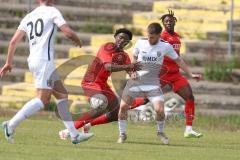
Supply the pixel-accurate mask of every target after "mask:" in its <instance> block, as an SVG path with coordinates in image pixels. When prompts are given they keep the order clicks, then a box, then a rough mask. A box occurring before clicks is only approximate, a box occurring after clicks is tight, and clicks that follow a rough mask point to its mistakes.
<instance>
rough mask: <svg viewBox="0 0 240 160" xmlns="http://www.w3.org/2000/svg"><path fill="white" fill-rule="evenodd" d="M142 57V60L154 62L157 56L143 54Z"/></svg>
mask: <svg viewBox="0 0 240 160" xmlns="http://www.w3.org/2000/svg"><path fill="white" fill-rule="evenodd" d="M142 59H143V60H144V61H150V62H155V61H157V57H147V56H143V57H142Z"/></svg>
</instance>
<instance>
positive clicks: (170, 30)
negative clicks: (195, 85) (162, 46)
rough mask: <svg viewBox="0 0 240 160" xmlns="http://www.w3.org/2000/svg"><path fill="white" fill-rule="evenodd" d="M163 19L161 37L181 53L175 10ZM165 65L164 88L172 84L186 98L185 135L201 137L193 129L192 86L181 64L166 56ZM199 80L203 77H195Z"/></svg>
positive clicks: (162, 80) (173, 88)
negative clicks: (180, 69)
mask: <svg viewBox="0 0 240 160" xmlns="http://www.w3.org/2000/svg"><path fill="white" fill-rule="evenodd" d="M161 21H162V23H163V26H164V28H165V30H164V31H163V32H162V33H161V35H160V37H161V39H163V40H165V41H167V42H168V43H170V44H171V45H172V46H173V48H174V50H175V51H176V52H177V53H178V54H179V55H180V47H181V40H180V39H181V37H180V36H179V35H178V33H176V32H175V30H174V28H175V23H176V21H177V18H176V17H175V16H174V13H173V11H171V10H169V13H168V14H164V15H163V16H162V17H161ZM163 66H164V67H165V68H167V70H168V72H167V73H166V74H164V75H162V76H161V77H160V79H161V86H162V88H163V87H164V86H165V85H170V86H171V87H172V90H173V92H175V93H177V94H178V95H179V96H181V97H182V98H183V99H184V100H185V118H186V130H185V133H184V137H186V138H190V137H201V136H202V134H201V133H197V132H195V131H193V130H192V123H193V119H194V115H195V103H194V96H193V92H192V88H191V86H190V84H189V82H188V80H187V79H186V78H185V77H184V76H182V75H181V73H180V71H179V66H178V65H177V64H176V63H175V62H174V61H173V60H171V59H170V58H168V57H164V62H163ZM193 78H195V79H196V80H199V79H200V78H201V77H200V76H196V77H193Z"/></svg>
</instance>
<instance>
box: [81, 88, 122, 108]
mask: <svg viewBox="0 0 240 160" xmlns="http://www.w3.org/2000/svg"><path fill="white" fill-rule="evenodd" d="M82 89H83V91H84V95H85V96H87V97H88V100H89V98H90V97H92V96H93V95H95V94H103V95H105V96H106V97H107V99H108V106H111V107H116V105H118V98H117V96H116V95H115V94H114V92H113V91H112V89H111V88H110V87H109V86H108V85H107V84H101V85H100V84H96V83H91V84H90V83H82Z"/></svg>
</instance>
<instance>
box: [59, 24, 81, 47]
mask: <svg viewBox="0 0 240 160" xmlns="http://www.w3.org/2000/svg"><path fill="white" fill-rule="evenodd" d="M60 30H61V31H62V32H63V33H64V35H65V36H66V37H67V38H69V39H70V40H72V41H73V42H74V44H75V45H76V46H79V47H82V43H81V40H80V39H79V38H78V36H77V34H76V33H75V32H74V31H73V30H72V29H71V28H70V27H69V26H68V25H67V24H63V25H62V26H61V27H60Z"/></svg>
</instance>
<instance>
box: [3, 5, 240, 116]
mask: <svg viewBox="0 0 240 160" xmlns="http://www.w3.org/2000/svg"><path fill="white" fill-rule="evenodd" d="M0 2H1V5H0V66H3V65H4V63H5V59H6V54H7V46H8V42H9V40H10V39H11V37H12V35H13V34H14V31H15V30H16V28H17V26H18V25H19V22H20V20H21V19H22V18H23V16H24V15H25V14H26V13H27V12H29V11H31V10H32V9H34V8H35V7H36V2H35V0H0ZM55 4H56V7H57V8H58V9H59V10H60V11H61V12H62V13H63V16H64V18H65V19H66V21H67V22H68V23H69V25H70V26H71V27H72V28H73V29H74V30H75V31H76V32H77V33H78V35H79V37H80V38H81V39H82V41H83V45H84V47H82V48H74V46H73V45H72V44H71V42H70V41H68V40H67V39H66V38H64V36H63V34H62V33H60V32H59V33H58V34H57V37H56V45H55V49H56V54H55V55H56V57H57V60H56V64H57V65H60V64H62V63H63V62H66V61H67V60H69V59H71V58H73V57H77V56H82V55H95V54H96V52H97V50H98V48H99V46H100V45H101V44H103V43H105V42H109V41H113V33H114V31H115V30H116V29H117V28H120V27H126V28H129V29H130V30H132V31H133V33H134V39H133V43H134V42H135V41H136V39H137V38H139V37H141V36H145V35H146V27H147V25H148V24H149V23H150V22H160V20H159V18H160V17H161V15H163V14H165V13H168V9H172V10H173V11H174V13H175V16H176V17H177V19H178V21H177V23H176V32H178V33H179V34H180V35H181V36H182V48H181V54H182V56H183V57H184V60H186V61H187V62H188V64H189V65H190V66H191V68H192V70H193V72H197V73H202V74H203V77H204V80H203V81H201V82H195V81H193V80H190V83H191V85H192V88H193V91H194V95H195V99H196V103H197V107H196V108H197V112H200V113H203V114H211V115H229V114H230V115H232V114H234V115H236V114H237V115H239V114H240V85H239V81H240V0H162V1H160V0H119V1H113V0H55ZM128 51H129V53H130V52H131V48H129V49H128ZM28 54H29V49H28V44H27V40H26V42H22V43H21V44H20V45H19V46H18V48H17V50H16V55H15V58H14V69H13V70H12V72H11V73H10V74H8V76H6V77H4V78H3V79H1V80H0V108H1V109H6V108H7V109H18V108H19V107H22V106H23V104H24V103H25V102H26V101H28V100H30V99H31V98H32V97H33V95H35V90H34V87H33V79H32V75H31V74H30V73H29V72H28V66H27V62H26V59H27V56H28ZM87 63H89V62H87ZM87 63H86V64H87ZM86 67H87V65H84V66H81V67H79V68H77V69H76V70H75V71H73V72H72V73H71V74H70V75H69V76H68V77H67V78H66V79H65V80H64V82H65V84H66V85H72V86H78V87H79V86H80V84H81V78H82V76H83V75H84V72H85V69H86ZM116 77H117V79H116ZM116 77H115V82H116V83H115V84H114V85H115V88H119V87H121V86H120V84H121V83H118V80H119V82H121V81H122V80H123V79H125V77H120V76H116ZM109 84H110V85H111V86H112V85H113V84H112V81H111V80H109ZM68 90H69V93H70V99H71V100H73V102H74V105H76V106H78V105H80V106H82V105H84V104H87V101H86V98H85V97H84V96H80V94H81V93H82V92H81V90H80V89H78V88H77V89H76V88H75V87H68ZM171 96H172V94H171ZM53 108H54V104H52V105H50V106H46V108H45V109H46V110H53ZM82 108H83V107H82ZM73 110H76V108H73Z"/></svg>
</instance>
